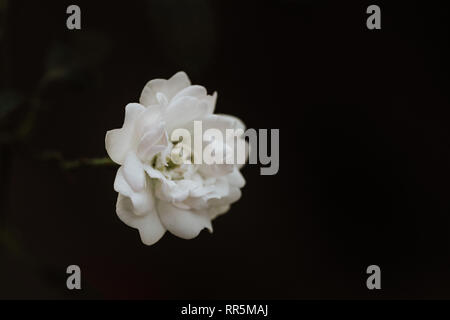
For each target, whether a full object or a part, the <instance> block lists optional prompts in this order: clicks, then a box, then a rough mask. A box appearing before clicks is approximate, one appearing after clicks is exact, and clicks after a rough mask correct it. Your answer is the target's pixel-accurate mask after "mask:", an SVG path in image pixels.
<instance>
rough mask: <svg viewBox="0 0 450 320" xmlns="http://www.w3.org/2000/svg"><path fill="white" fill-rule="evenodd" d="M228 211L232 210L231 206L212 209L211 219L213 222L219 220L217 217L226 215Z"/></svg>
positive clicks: (210, 210) (210, 211) (210, 212)
mask: <svg viewBox="0 0 450 320" xmlns="http://www.w3.org/2000/svg"><path fill="white" fill-rule="evenodd" d="M228 210H230V205H224V206H219V207H210V208H209V209H208V214H209V216H210V217H211V220H213V219H215V218H217V216H219V215H221V214H224V213H225V212H227V211H228Z"/></svg>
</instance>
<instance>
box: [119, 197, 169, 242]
mask: <svg viewBox="0 0 450 320" xmlns="http://www.w3.org/2000/svg"><path fill="white" fill-rule="evenodd" d="M116 212H117V216H118V217H119V218H120V220H122V221H123V222H124V223H125V224H126V225H128V226H130V227H132V228H136V229H138V230H139V235H140V236H141V240H142V242H143V243H144V244H146V245H152V244H154V243H156V242H157V241H158V240H159V239H161V237H162V236H163V235H164V233H165V232H166V229H165V228H164V226H163V225H162V223H161V220H160V219H159V216H158V214H157V212H156V210H155V208H153V210H150V211H148V212H147V213H146V214H145V215H141V216H138V215H136V214H135V212H134V208H133V204H132V202H131V200H130V198H128V197H125V196H124V195H122V194H120V193H119V195H118V197H117V204H116Z"/></svg>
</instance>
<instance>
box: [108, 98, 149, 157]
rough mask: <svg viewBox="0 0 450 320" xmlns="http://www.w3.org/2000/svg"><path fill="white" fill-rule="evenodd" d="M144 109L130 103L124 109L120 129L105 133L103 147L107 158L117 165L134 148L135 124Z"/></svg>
mask: <svg viewBox="0 0 450 320" xmlns="http://www.w3.org/2000/svg"><path fill="white" fill-rule="evenodd" d="M144 111H145V108H144V107H143V106H141V105H140V104H138V103H130V104H128V105H127V106H126V107H125V120H124V123H123V126H122V128H121V129H114V130H110V131H108V132H107V133H106V137H105V147H106V151H107V152H108V155H109V157H110V158H111V159H112V160H113V161H114V162H116V163H118V164H123V162H124V161H125V157H126V155H127V153H128V151H129V150H130V149H132V148H133V147H134V140H135V137H134V133H135V130H134V129H135V128H134V127H135V122H136V121H137V120H138V118H139V117H140V115H141V114H142V113H143V112H144Z"/></svg>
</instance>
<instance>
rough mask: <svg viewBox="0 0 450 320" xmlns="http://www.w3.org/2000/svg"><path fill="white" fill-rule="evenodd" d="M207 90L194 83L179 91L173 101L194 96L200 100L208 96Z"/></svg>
mask: <svg viewBox="0 0 450 320" xmlns="http://www.w3.org/2000/svg"><path fill="white" fill-rule="evenodd" d="M206 95H207V92H206V89H205V88H204V87H202V86H198V85H194V86H189V87H187V88H184V89H183V90H181V91H179V92H178V93H177V94H176V95H175V96H174V97H173V98H172V101H175V100H177V99H179V98H181V97H185V96H187V97H194V98H197V99H199V100H201V99H204V98H206Z"/></svg>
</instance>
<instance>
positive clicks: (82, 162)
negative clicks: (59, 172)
mask: <svg viewBox="0 0 450 320" xmlns="http://www.w3.org/2000/svg"><path fill="white" fill-rule="evenodd" d="M39 159H40V160H44V161H52V160H53V161H56V162H57V163H58V165H59V167H60V168H61V169H63V170H72V169H76V168H79V167H86V166H88V167H102V166H115V165H117V164H116V163H115V162H113V161H112V160H111V159H110V158H109V157H103V158H81V159H74V160H67V159H65V158H64V156H63V155H62V154H61V152H58V151H47V152H44V153H43V154H42V155H41V156H40V157H39Z"/></svg>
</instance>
